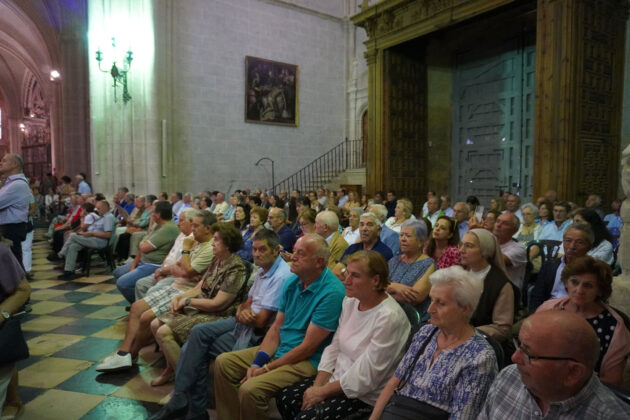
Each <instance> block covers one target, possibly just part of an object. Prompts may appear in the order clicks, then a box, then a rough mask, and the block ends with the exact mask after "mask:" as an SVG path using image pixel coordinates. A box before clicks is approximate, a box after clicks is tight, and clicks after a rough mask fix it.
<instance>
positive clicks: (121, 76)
mask: <svg viewBox="0 0 630 420" xmlns="http://www.w3.org/2000/svg"><path fill="white" fill-rule="evenodd" d="M112 47H113V51H116V38H112ZM96 61H98V69H99V70H100V71H102V72H103V73H109V74H110V75H111V76H112V79H114V84H113V88H114V102H118V95H117V93H116V89H117V88H118V87H119V85H122V89H123V93H122V99H123V102H124V103H125V104H126V103H127V102H129V101H130V100H131V95H130V94H129V89H128V88H127V73H128V72H129V70H130V69H131V62H132V61H133V52H131V50H129V51H127V54H126V55H125V58H124V59H123V65H122V68H119V67H118V66H117V65H116V61H114V62H113V63H112V67H111V68H110V69H109V70H107V69H105V70H103V68H102V67H101V63H102V62H103V52H102V51H101V49H100V48H99V49H98V50H97V51H96Z"/></svg>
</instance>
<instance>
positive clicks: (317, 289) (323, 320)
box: [214, 234, 345, 420]
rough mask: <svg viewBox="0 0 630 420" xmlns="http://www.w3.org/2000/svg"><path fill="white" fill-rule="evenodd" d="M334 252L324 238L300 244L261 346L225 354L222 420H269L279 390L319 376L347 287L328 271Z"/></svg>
mask: <svg viewBox="0 0 630 420" xmlns="http://www.w3.org/2000/svg"><path fill="white" fill-rule="evenodd" d="M328 254H329V249H328V245H327V244H326V241H325V240H324V239H323V238H322V237H321V236H319V235H313V234H308V235H304V236H303V237H301V238H300V239H299V240H298V241H297V243H296V244H295V251H294V252H293V256H292V258H291V261H292V265H291V272H292V273H294V274H295V276H293V277H292V278H290V279H289V280H287V281H286V284H285V286H284V289H283V292H282V297H281V298H280V303H279V306H278V314H277V316H276V319H275V321H274V323H273V324H272V326H271V328H270V329H269V331H268V332H267V334H266V335H265V338H264V339H263V342H262V344H261V345H260V347H252V348H249V349H246V350H241V351H237V352H232V353H223V354H221V355H220V356H219V357H217V359H216V361H215V364H214V381H215V395H216V401H217V418H220V419H221V420H232V419H240V420H242V419H262V418H267V409H268V401H269V398H271V397H272V396H273V395H274V394H275V393H276V392H278V391H279V390H280V389H282V388H284V387H286V386H288V385H291V384H293V383H295V382H297V381H299V380H301V379H304V378H308V377H310V376H314V375H315V374H316V373H317V366H318V364H319V360H320V359H321V355H322V352H323V350H324V348H325V347H326V346H327V345H328V344H329V343H330V340H331V339H332V333H333V332H334V331H335V330H336V329H337V325H338V319H339V315H340V314H341V303H342V301H343V298H344V295H345V288H344V286H343V284H342V283H341V282H340V281H339V280H338V279H337V278H336V277H335V276H334V275H333V274H332V273H331V272H330V270H328V269H327V268H326V262H327V261H328Z"/></svg>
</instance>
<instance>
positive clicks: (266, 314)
mask: <svg viewBox="0 0 630 420" xmlns="http://www.w3.org/2000/svg"><path fill="white" fill-rule="evenodd" d="M252 253H253V255H254V264H255V265H256V266H257V267H259V268H258V273H257V274H256V277H255V278H254V283H253V286H252V288H251V289H250V290H249V295H248V299H247V300H246V301H245V302H243V303H242V304H241V305H240V306H239V307H238V308H237V310H236V317H233V318H228V319H223V320H220V321H216V322H207V323H204V324H199V325H196V326H195V327H193V329H192V330H191V331H190V336H189V338H188V341H187V342H186V344H185V345H184V347H183V348H182V352H181V354H180V357H179V360H178V362H177V374H176V376H175V390H174V392H173V396H172V397H171V399H170V401H169V402H168V404H166V405H165V406H164V408H163V409H162V410H160V411H159V412H157V413H156V414H154V415H153V416H151V417H150V418H149V420H162V419H164V420H166V419H170V418H174V417H178V416H182V415H185V414H186V411H188V415H187V416H186V418H194V419H196V418H199V419H201V418H206V417H204V414H205V413H206V407H207V405H208V401H207V395H208V392H207V383H208V365H209V364H210V362H211V361H212V360H214V359H215V358H216V357H217V356H218V355H219V354H221V353H224V352H229V351H236V350H242V349H244V348H247V347H251V346H255V345H256V344H258V343H259V342H260V339H261V338H262V336H261V335H262V334H261V332H264V331H265V329H266V328H267V327H268V326H269V324H270V323H271V322H272V321H273V319H274V317H275V315H276V312H277V311H278V306H279V305H280V298H281V297H282V290H283V286H284V284H285V282H286V281H287V280H288V279H290V278H291V277H293V274H292V273H291V269H290V268H289V265H288V264H287V263H286V262H284V260H283V259H282V258H281V257H280V238H278V235H277V234H276V233H275V232H272V231H270V230H268V229H262V230H260V231H259V232H257V233H256V235H254V241H253V246H252Z"/></svg>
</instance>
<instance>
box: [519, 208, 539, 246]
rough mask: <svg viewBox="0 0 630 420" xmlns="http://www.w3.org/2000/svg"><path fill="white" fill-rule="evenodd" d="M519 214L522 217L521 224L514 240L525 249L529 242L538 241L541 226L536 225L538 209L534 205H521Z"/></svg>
mask: <svg viewBox="0 0 630 420" xmlns="http://www.w3.org/2000/svg"><path fill="white" fill-rule="evenodd" d="M521 214H522V215H523V223H521V226H520V227H519V229H518V232H516V234H515V235H514V239H516V240H517V241H518V242H520V243H521V244H522V245H523V246H525V247H527V244H529V243H530V242H531V241H535V240H537V239H538V237H539V236H540V232H542V226H541V225H539V224H538V223H536V218H537V217H538V207H537V206H536V205H535V204H534V203H527V204H523V205H522V206H521Z"/></svg>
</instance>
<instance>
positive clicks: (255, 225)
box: [236, 207, 269, 263]
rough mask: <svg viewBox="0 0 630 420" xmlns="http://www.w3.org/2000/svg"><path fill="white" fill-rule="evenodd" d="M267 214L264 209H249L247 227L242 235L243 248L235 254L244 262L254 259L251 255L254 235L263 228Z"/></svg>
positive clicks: (251, 261)
mask: <svg viewBox="0 0 630 420" xmlns="http://www.w3.org/2000/svg"><path fill="white" fill-rule="evenodd" d="M268 214H269V210H267V209H264V208H262V207H254V208H253V209H251V211H250V213H249V227H248V228H247V230H246V231H245V233H243V248H241V249H240V250H239V251H238V252H237V253H236V254H237V255H238V256H239V257H241V258H242V259H244V260H245V261H249V262H250V263H253V262H254V257H253V255H252V246H253V242H254V235H255V234H256V232H258V231H259V230H260V229H264V228H265V223H266V222H267V215H268Z"/></svg>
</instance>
